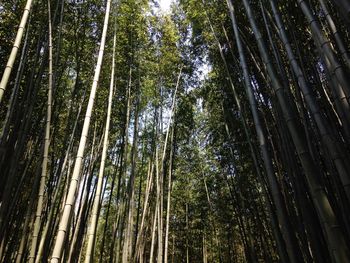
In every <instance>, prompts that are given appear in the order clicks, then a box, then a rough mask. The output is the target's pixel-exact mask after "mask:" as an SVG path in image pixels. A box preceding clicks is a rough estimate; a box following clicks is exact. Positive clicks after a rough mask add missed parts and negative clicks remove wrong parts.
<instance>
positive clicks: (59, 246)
mask: <svg viewBox="0 0 350 263" xmlns="http://www.w3.org/2000/svg"><path fill="white" fill-rule="evenodd" d="M110 7H111V0H108V1H107V6H106V13H105V18H104V25H103V31H102V37H101V44H100V49H99V54H98V58H97V64H96V68H95V74H94V78H93V82H92V87H91V92H90V97H89V102H88V106H87V109H86V113H85V119H84V125H83V130H82V132H81V137H80V142H79V148H78V152H77V156H76V160H75V164H74V170H73V174H72V178H71V180H70V184H69V190H68V195H67V198H66V202H65V205H64V210H63V214H62V216H61V218H60V224H59V227H58V233H57V236H56V241H55V245H54V249H53V253H52V257H51V263H58V262H60V260H61V257H62V252H63V243H64V241H65V238H66V233H67V229H68V222H69V219H70V218H71V215H72V211H73V206H74V203H75V201H76V191H77V188H78V181H79V174H80V170H81V166H82V161H83V156H84V150H85V144H86V140H87V136H88V132H89V126H90V120H91V115H92V109H93V106H94V101H95V95H96V91H97V85H98V80H99V77H100V72H101V66H102V59H103V53H104V47H105V42H106V35H107V28H108V20H109V13H110Z"/></svg>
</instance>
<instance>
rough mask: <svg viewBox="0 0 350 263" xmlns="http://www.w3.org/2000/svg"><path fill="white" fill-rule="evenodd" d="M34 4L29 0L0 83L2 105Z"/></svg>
mask: <svg viewBox="0 0 350 263" xmlns="http://www.w3.org/2000/svg"><path fill="white" fill-rule="evenodd" d="M32 4H33V0H27V3H26V5H25V7H24V11H23V15H22V18H21V22H20V24H19V27H18V30H17V34H16V38H15V42H14V43H13V47H12V50H11V54H10V56H9V58H8V60H7V64H6V68H5V70H4V73H3V75H2V78H1V82H0V103H1V100H2V97H3V95H4V92H5V90H6V87H7V83H8V81H9V78H10V75H11V71H12V68H13V64H14V63H15V60H16V56H17V52H18V49H19V47H20V45H21V42H22V37H23V33H24V29H25V27H26V24H27V20H28V16H29V13H30V9H31V8H32Z"/></svg>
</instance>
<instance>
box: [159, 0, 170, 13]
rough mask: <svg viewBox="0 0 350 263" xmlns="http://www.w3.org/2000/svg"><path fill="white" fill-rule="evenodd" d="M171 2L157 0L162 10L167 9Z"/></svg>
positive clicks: (168, 0)
mask: <svg viewBox="0 0 350 263" xmlns="http://www.w3.org/2000/svg"><path fill="white" fill-rule="evenodd" d="M171 2H172V0H159V4H160V8H161V9H162V10H163V11H169V9H170V4H171Z"/></svg>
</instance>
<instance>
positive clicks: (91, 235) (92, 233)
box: [85, 33, 116, 263]
mask: <svg viewBox="0 0 350 263" xmlns="http://www.w3.org/2000/svg"><path fill="white" fill-rule="evenodd" d="M115 47H116V33H114V38H113V55H112V71H111V83H110V86H109V97H108V109H107V120H106V127H105V136H104V138H103V149H102V157H101V164H100V170H99V173H98V181H97V186H96V195H95V199H94V204H93V208H92V213H91V221H90V225H89V230H88V234H87V238H88V245H87V248H86V256H85V263H90V262H91V261H92V259H93V248H94V243H95V239H96V228H97V223H98V221H97V219H98V215H99V208H100V201H101V193H102V185H103V174H104V169H105V162H106V156H107V149H108V134H109V126H110V121H111V112H112V100H113V86H114V71H115Z"/></svg>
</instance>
